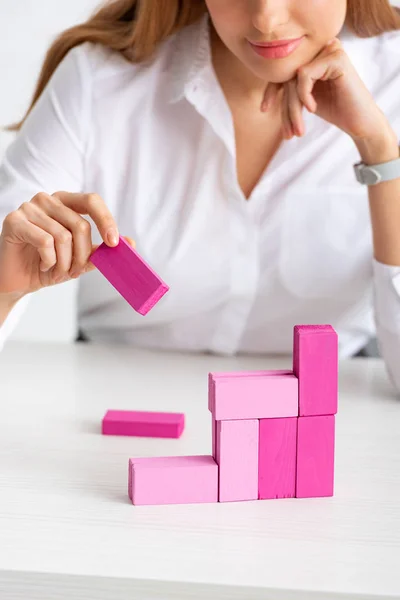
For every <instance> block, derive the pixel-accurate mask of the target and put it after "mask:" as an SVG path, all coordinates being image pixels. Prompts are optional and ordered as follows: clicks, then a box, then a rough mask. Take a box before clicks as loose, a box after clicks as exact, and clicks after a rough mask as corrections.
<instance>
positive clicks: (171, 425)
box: [102, 410, 185, 438]
mask: <svg viewBox="0 0 400 600" xmlns="http://www.w3.org/2000/svg"><path fill="white" fill-rule="evenodd" d="M184 427H185V415H184V414H183V413H167V412H146V411H137V410H108V411H107V412H106V414H105V416H104V418H103V423H102V433H103V434H104V435H127V436H135V437H157V438H179V437H180V436H181V435H182V432H183V429H184Z"/></svg>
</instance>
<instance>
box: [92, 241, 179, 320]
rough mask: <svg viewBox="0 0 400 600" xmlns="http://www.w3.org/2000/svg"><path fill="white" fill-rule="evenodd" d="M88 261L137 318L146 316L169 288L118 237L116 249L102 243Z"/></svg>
mask: <svg viewBox="0 0 400 600" xmlns="http://www.w3.org/2000/svg"><path fill="white" fill-rule="evenodd" d="M90 261H91V262H92V263H93V264H94V265H95V266H96V267H97V268H98V270H99V271H100V272H101V273H102V274H103V275H104V277H106V278H107V279H108V281H109V282H110V283H111V285H113V286H114V287H115V289H116V290H117V291H118V292H119V293H120V294H121V296H123V297H124V298H125V300H126V301H127V302H128V303H129V304H130V305H131V306H132V308H134V309H135V310H136V311H137V312H138V313H140V314H141V315H146V314H147V313H148V312H149V311H150V310H151V309H152V308H153V306H154V305H155V304H156V303H157V302H158V301H159V300H160V298H162V296H164V294H165V293H166V292H167V291H168V289H169V288H168V286H167V284H166V283H164V282H163V281H162V279H161V278H160V277H159V276H158V275H157V273H156V272H155V271H153V269H152V268H151V267H150V266H149V265H148V264H147V263H146V262H145V261H144V260H143V258H142V257H141V256H140V255H139V254H138V252H136V250H135V249H134V248H132V246H130V244H128V242H127V241H125V239H124V238H123V237H122V236H120V238H119V244H118V246H113V247H110V246H107V244H105V243H104V242H103V243H102V244H101V245H100V246H99V247H98V248H97V250H95V251H94V252H93V254H92V256H91V257H90Z"/></svg>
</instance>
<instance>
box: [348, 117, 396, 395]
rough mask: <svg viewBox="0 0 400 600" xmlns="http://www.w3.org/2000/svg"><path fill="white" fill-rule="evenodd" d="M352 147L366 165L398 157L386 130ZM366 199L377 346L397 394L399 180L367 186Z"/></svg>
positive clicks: (393, 136) (393, 134) (391, 133)
mask: <svg viewBox="0 0 400 600" xmlns="http://www.w3.org/2000/svg"><path fill="white" fill-rule="evenodd" d="M355 143H356V146H357V149H358V150H359V153H360V156H361V160H362V161H363V162H365V163H366V164H378V163H382V162H387V161H389V160H394V159H395V158H398V156H399V145H398V140H397V136H396V134H395V132H393V131H392V130H391V129H390V128H388V130H387V131H386V132H385V131H383V132H382V135H381V136H380V137H379V138H376V139H374V140H368V141H366V140H361V141H360V140H359V141H356V142H355ZM368 195H369V207H370V215H371V224H372V235H373V247H374V258H373V273H374V304H375V321H376V328H377V336H378V343H379V347H380V351H381V353H382V356H383V358H384V360H385V364H386V367H387V370H388V373H389V376H390V378H391V380H392V382H393V384H394V385H395V387H396V389H397V390H398V391H399V392H400V360H399V359H400V178H398V179H393V180H392V181H386V182H383V183H379V184H378V185H374V186H369V188H368Z"/></svg>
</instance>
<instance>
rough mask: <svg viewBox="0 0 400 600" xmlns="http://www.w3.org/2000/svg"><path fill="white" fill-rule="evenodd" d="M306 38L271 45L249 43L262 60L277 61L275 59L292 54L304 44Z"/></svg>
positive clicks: (281, 41)
mask: <svg viewBox="0 0 400 600" xmlns="http://www.w3.org/2000/svg"><path fill="white" fill-rule="evenodd" d="M303 39H304V36H303V37H301V38H296V39H293V40H290V41H289V42H287V41H285V40H279V43H278V42H271V43H270V44H267V45H265V44H263V45H259V44H252V43H251V42H249V45H250V47H251V48H252V49H253V51H254V52H255V53H256V54H257V55H258V56H261V57H262V58H266V59H275V58H286V57H287V56H289V55H290V54H292V53H293V52H294V51H295V50H296V49H297V48H298V47H299V46H300V44H301V43H302V41H303Z"/></svg>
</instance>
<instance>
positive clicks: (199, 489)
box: [128, 456, 218, 505]
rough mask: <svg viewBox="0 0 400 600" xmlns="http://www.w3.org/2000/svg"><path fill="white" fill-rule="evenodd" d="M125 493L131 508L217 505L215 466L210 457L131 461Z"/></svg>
mask: <svg viewBox="0 0 400 600" xmlns="http://www.w3.org/2000/svg"><path fill="white" fill-rule="evenodd" d="M128 487H129V490H128V493H129V497H130V499H131V501H132V503H133V504H136V505H146V504H148V505H149V504H193V503H194V504H197V503H204V502H217V501H218V465H217V463H216V462H215V460H214V459H213V457H212V456H168V457H160V458H131V459H130V460H129V475H128Z"/></svg>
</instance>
